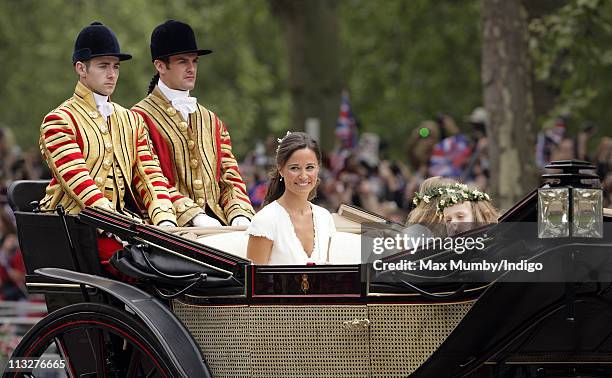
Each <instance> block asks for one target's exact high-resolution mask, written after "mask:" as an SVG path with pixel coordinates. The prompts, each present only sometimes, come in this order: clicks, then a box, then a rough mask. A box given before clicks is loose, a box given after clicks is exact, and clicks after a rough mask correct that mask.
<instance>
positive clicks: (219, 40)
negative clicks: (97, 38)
mask: <svg viewBox="0 0 612 378" xmlns="http://www.w3.org/2000/svg"><path fill="white" fill-rule="evenodd" d="M167 18H175V19H179V20H184V21H186V22H189V23H190V24H191V25H192V26H193V27H194V29H195V32H196V35H197V37H198V43H199V45H200V46H202V48H210V49H212V50H214V53H213V54H212V55H209V56H205V57H202V59H201V60H200V65H199V75H198V76H199V77H198V85H197V86H196V90H194V91H193V95H194V96H197V97H198V99H199V100H200V102H201V103H202V104H204V105H205V106H207V107H208V108H209V109H211V110H212V111H214V112H216V113H217V114H218V115H219V116H220V117H221V119H223V121H224V122H225V123H226V125H227V126H228V128H229V129H230V132H231V135H232V139H233V143H234V148H235V150H236V152H237V153H238V154H244V153H245V152H246V151H248V149H249V148H250V146H251V143H250V142H251V138H252V137H253V136H257V135H265V134H266V133H267V132H268V130H278V131H280V130H282V129H285V128H287V126H288V124H289V118H288V113H289V105H290V104H289V97H288V93H287V90H286V89H285V88H286V84H285V82H286V76H287V74H286V70H287V68H286V58H285V53H284V51H283V49H282V37H281V33H280V31H279V27H278V25H277V24H276V23H274V22H272V20H271V16H270V14H269V11H268V8H267V4H266V3H265V2H264V1H243V0H233V1H227V2H218V1H213V0H205V1H190V0H175V1H172V2H168V1H161V0H151V1H149V0H133V1H120V0H106V1H102V0H74V1H70V2H66V1H62V0H48V1H44V2H43V1H35V0H23V1H4V2H0V46H2V48H1V49H0V58H1V59H2V62H3V67H4V72H5V75H3V79H4V83H3V84H4V85H2V86H1V87H0V97H1V98H2V101H3V106H2V107H0V119H1V121H0V122H1V123H2V125H3V126H8V127H12V128H13V129H15V131H16V133H15V134H16V135H17V138H18V142H19V143H20V144H21V145H23V146H24V147H31V146H34V145H36V144H37V141H38V137H39V126H40V123H41V121H42V118H43V116H44V115H45V114H46V113H47V112H48V111H49V110H51V109H52V108H53V107H55V106H57V105H59V104H60V103H61V102H62V101H63V100H65V99H66V98H68V97H69V96H71V94H72V91H73V89H74V85H75V84H76V74H75V73H74V69H73V67H72V65H71V56H72V50H73V46H74V40H75V38H76V36H77V34H78V32H79V31H80V30H81V29H82V28H83V27H84V26H86V25H88V24H89V23H91V22H92V21H96V20H98V21H101V22H103V23H105V24H106V25H108V26H110V27H111V28H112V29H113V30H114V32H115V34H117V37H118V39H119V42H120V44H121V48H122V50H125V51H126V52H129V53H131V54H133V55H134V59H132V60H130V61H127V62H123V63H122V65H121V75H120V79H119V83H118V86H117V89H116V91H115V93H114V94H113V96H112V98H113V101H115V102H118V103H119V104H121V105H123V106H126V107H130V106H131V105H132V104H134V103H135V102H137V101H138V100H139V99H141V98H142V97H144V96H145V95H146V90H147V86H148V84H149V81H150V79H151V76H152V75H153V73H154V69H153V65H152V64H151V60H150V50H149V39H150V35H151V31H152V30H153V28H154V27H155V26H156V25H158V24H160V23H161V22H163V21H164V20H165V19H167Z"/></svg>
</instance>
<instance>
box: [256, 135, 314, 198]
mask: <svg viewBox="0 0 612 378" xmlns="http://www.w3.org/2000/svg"><path fill="white" fill-rule="evenodd" d="M304 148H308V149H309V150H311V151H312V152H314V154H315V156H316V157H317V163H318V164H319V166H321V150H320V149H319V144H318V143H317V142H316V141H315V140H314V139H312V137H311V136H310V135H308V134H306V133H303V132H297V131H296V132H292V133H287V135H286V136H285V137H284V138H283V139H282V140H281V141H280V144H279V145H278V149H277V150H276V165H275V166H274V168H273V170H272V173H271V174H270V176H271V179H270V184H269V185H268V191H267V192H266V197H265V199H264V203H263V204H264V206H265V205H267V204H269V203H271V202H273V201H276V200H277V199H279V198H280V196H282V195H283V193H284V192H285V183H284V182H283V181H282V180H281V176H280V172H279V168H282V167H284V166H285V164H287V161H288V160H289V158H291V155H293V153H294V152H295V151H297V150H301V149H304ZM317 182H318V181H317ZM317 186H318V185H317ZM316 193H317V187H316V186H315V188H314V189H313V190H312V192H310V194H309V195H308V200H311V199H313V198H314V197H315V195H316Z"/></svg>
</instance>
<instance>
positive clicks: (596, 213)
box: [538, 160, 603, 239]
mask: <svg viewBox="0 0 612 378" xmlns="http://www.w3.org/2000/svg"><path fill="white" fill-rule="evenodd" d="M545 168H547V169H556V170H561V171H562V173H548V174H544V175H542V177H543V178H544V179H547V180H554V181H553V182H552V183H550V184H547V185H546V186H544V187H542V188H540V189H538V237H539V238H541V239H548V238H565V237H580V238H601V237H603V191H602V190H601V188H600V187H599V176H597V175H595V174H593V173H583V172H581V170H593V169H595V166H593V165H592V164H590V163H589V162H586V161H581V160H562V161H555V162H552V163H550V164H549V165H547V166H546V167H545ZM583 180H590V181H592V182H593V181H594V182H595V184H585V183H584V181H583Z"/></svg>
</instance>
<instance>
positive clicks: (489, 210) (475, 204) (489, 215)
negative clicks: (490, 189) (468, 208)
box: [470, 201, 499, 223]
mask: <svg viewBox="0 0 612 378" xmlns="http://www.w3.org/2000/svg"><path fill="white" fill-rule="evenodd" d="M470 203H471V205H472V217H473V219H474V223H497V221H498V219H499V211H498V210H497V209H496V208H495V207H493V204H492V203H491V202H490V201H470Z"/></svg>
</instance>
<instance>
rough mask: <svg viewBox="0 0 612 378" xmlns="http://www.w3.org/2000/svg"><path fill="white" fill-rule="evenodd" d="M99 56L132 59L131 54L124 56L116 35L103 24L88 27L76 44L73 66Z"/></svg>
mask: <svg viewBox="0 0 612 378" xmlns="http://www.w3.org/2000/svg"><path fill="white" fill-rule="evenodd" d="M97 56H116V57H117V58H119V60H128V59H132V56H131V55H130V54H122V53H121V52H120V49H119V41H117V37H116V36H115V33H113V31H112V30H110V28H109V27H108V26H105V25H103V24H102V23H101V22H97V21H96V22H92V23H91V25H89V26H86V27H85V28H84V29H83V30H81V32H80V33H79V36H78V37H77V39H76V42H75V43H74V53H73V54H72V64H75V63H76V62H78V61H81V62H85V61H87V60H90V59H91V58H95V57H97Z"/></svg>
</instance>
